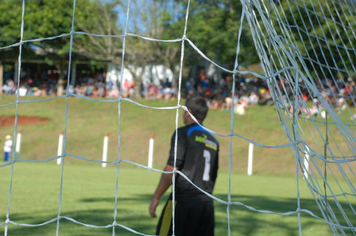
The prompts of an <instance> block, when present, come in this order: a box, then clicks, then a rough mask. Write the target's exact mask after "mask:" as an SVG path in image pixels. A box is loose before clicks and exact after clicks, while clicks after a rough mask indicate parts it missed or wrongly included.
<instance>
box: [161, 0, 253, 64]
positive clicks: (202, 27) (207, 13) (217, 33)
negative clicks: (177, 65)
mask: <svg viewBox="0 0 356 236" xmlns="http://www.w3.org/2000/svg"><path fill="white" fill-rule="evenodd" d="M186 4H187V2H186V1H184V2H182V3H181V9H182V11H181V14H180V18H179V20H178V21H177V22H173V23H172V24H171V25H170V27H169V29H168V30H167V32H166V34H167V35H169V36H170V37H171V38H174V37H181V36H182V35H181V34H182V32H183V29H184V24H185V11H186V9H187V5H186ZM241 12H242V5H241V2H240V1H238V0H224V1H216V0H209V1H202V0H201V1H194V2H191V5H190V11H189V19H188V26H187V37H188V38H189V39H190V40H191V41H192V42H193V43H194V44H195V45H196V46H197V47H198V48H199V49H200V50H201V51H202V52H203V53H204V54H205V55H207V56H208V57H209V58H212V59H213V60H217V61H219V62H223V63H226V64H227V65H228V66H229V67H230V69H233V66H234V62H235V58H236V46H237V39H238V31H239V26H240V24H241V19H240V18H241ZM186 54H187V56H186V57H185V64H186V66H188V67H190V66H192V65H194V64H196V62H197V60H198V59H199V58H200V57H199V56H198V55H197V53H195V51H194V49H193V48H191V47H186ZM257 61H258V57H257V53H256V51H255V48H254V45H253V41H252V37H251V34H250V31H249V27H248V25H247V23H246V22H244V24H243V29H242V37H241V47H240V53H239V65H248V64H251V63H255V62H257Z"/></svg>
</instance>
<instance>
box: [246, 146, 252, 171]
mask: <svg viewBox="0 0 356 236" xmlns="http://www.w3.org/2000/svg"><path fill="white" fill-rule="evenodd" d="M252 164H253V143H250V144H249V145H248V164H247V174H248V175H252Z"/></svg>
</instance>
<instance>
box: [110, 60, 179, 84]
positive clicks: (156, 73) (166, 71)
mask: <svg viewBox="0 0 356 236" xmlns="http://www.w3.org/2000/svg"><path fill="white" fill-rule="evenodd" d="M128 66H129V67H131V68H132V69H134V68H133V66H131V65H128ZM141 72H142V68H138V69H137V70H136V75H137V76H139V74H140V73H141ZM123 77H124V78H123V79H121V71H120V67H119V66H117V65H116V64H114V63H108V66H107V73H106V82H109V81H112V82H113V84H114V86H115V87H116V86H117V82H118V80H119V81H124V80H125V79H127V80H128V81H132V80H133V79H134V77H133V75H132V74H131V72H130V71H129V69H127V68H124V73H123ZM161 79H162V80H164V81H165V80H167V79H168V81H170V82H172V81H173V79H174V74H173V71H172V70H171V69H170V68H168V67H166V66H164V65H147V66H146V68H145V71H144V73H143V76H142V81H143V82H145V83H150V82H153V83H154V84H156V85H157V84H159V81H160V80H161Z"/></svg>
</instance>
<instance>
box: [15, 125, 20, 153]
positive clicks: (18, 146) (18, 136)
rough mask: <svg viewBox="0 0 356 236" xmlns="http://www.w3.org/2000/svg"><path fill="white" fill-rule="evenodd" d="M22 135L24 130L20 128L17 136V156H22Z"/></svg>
mask: <svg viewBox="0 0 356 236" xmlns="http://www.w3.org/2000/svg"><path fill="white" fill-rule="evenodd" d="M21 135H22V130H20V132H18V133H17V137H16V147H15V152H16V158H20V150H21Z"/></svg>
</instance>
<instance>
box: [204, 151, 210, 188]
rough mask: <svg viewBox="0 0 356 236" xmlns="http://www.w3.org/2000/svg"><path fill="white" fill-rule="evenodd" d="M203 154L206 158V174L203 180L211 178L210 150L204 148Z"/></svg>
mask: <svg viewBox="0 0 356 236" xmlns="http://www.w3.org/2000/svg"><path fill="white" fill-rule="evenodd" d="M203 156H204V158H205V165H204V174H203V181H209V180H210V175H209V173H210V152H209V151H208V150H204V153H203Z"/></svg>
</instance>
